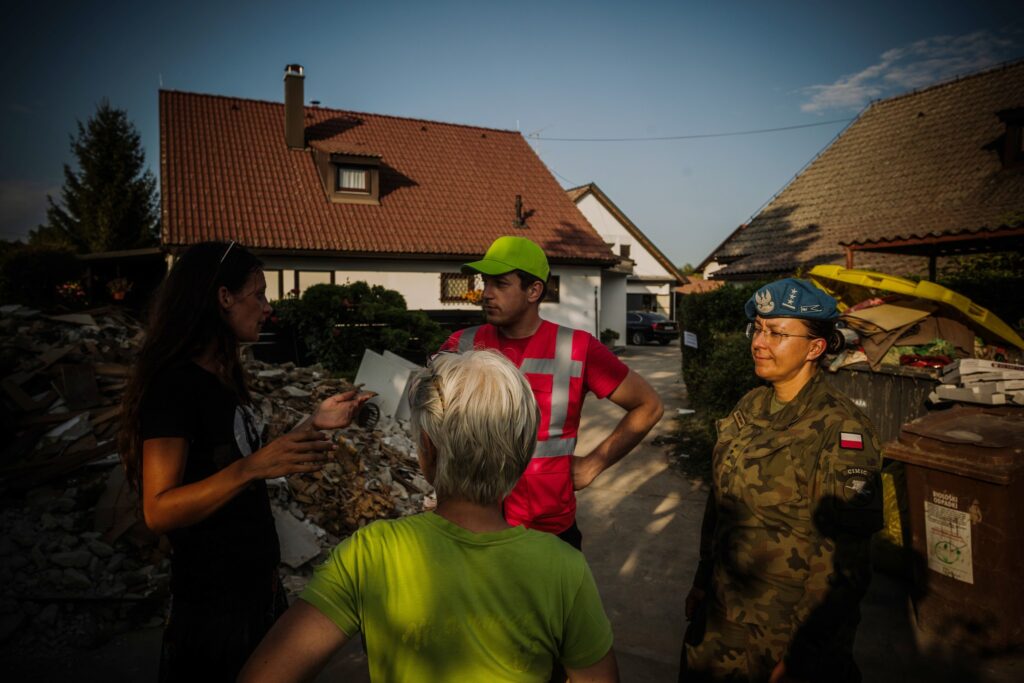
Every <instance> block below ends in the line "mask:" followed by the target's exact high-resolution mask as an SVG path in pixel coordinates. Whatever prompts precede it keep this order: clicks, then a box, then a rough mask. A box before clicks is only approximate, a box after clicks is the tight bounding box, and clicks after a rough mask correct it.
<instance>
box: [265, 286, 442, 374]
mask: <svg viewBox="0 0 1024 683" xmlns="http://www.w3.org/2000/svg"><path fill="white" fill-rule="evenodd" d="M274 317H275V318H276V319H277V329H278V330H279V332H280V333H281V334H282V335H284V336H286V337H287V336H293V337H294V338H295V339H297V340H298V341H299V342H300V343H301V346H302V347H304V350H305V352H306V353H308V356H309V357H308V358H300V359H298V360H299V361H300V362H304V361H315V362H319V363H322V364H323V365H324V367H326V368H327V369H328V370H331V371H332V372H336V373H341V374H348V375H351V374H354V373H355V371H356V370H357V369H358V368H359V363H360V361H361V360H362V357H363V351H364V350H365V349H367V348H369V349H373V350H375V351H384V350H385V349H387V350H390V351H392V352H393V353H397V354H398V355H400V356H404V357H406V358H408V359H409V360H411V361H413V362H416V363H423V362H424V361H425V360H426V358H427V356H428V355H429V354H431V353H433V352H434V351H436V350H437V349H438V348H439V347H440V346H441V344H442V343H444V340H445V338H446V336H447V335H445V333H444V331H443V330H442V329H441V328H440V326H438V325H437V323H435V322H433V321H432V320H430V318H428V317H427V315H426V314H425V313H423V312H422V311H410V310H408V309H407V308H406V304H405V298H404V297H403V296H402V295H401V294H399V293H398V292H396V291H394V290H390V289H386V288H384V287H381V286H379V285H374V286H372V287H371V286H370V285H368V284H367V283H365V282H353V283H351V284H345V285H314V286H312V287H310V288H309V289H307V290H306V291H305V292H304V293H303V295H302V297H301V298H298V299H285V300H283V301H278V302H275V304H274Z"/></svg>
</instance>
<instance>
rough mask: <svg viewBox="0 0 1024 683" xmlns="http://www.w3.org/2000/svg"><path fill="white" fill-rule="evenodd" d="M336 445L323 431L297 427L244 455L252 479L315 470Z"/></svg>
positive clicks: (321, 466)
mask: <svg viewBox="0 0 1024 683" xmlns="http://www.w3.org/2000/svg"><path fill="white" fill-rule="evenodd" d="M334 449H335V445H334V444H333V443H331V441H330V440H328V439H327V437H326V436H325V435H324V434H323V433H322V432H317V431H299V432H289V433H287V434H285V435H284V436H280V437H278V438H276V439H274V440H273V441H271V442H270V443H269V444H267V445H266V446H264V447H263V448H261V449H259V450H258V451H256V452H255V453H253V454H252V455H250V456H249V457H247V458H245V459H244V462H245V468H246V470H247V472H248V473H249V476H250V478H252V479H273V478H274V477H283V476H285V475H287V474H295V473H297V472H316V471H317V470H319V469H321V468H323V466H324V463H325V462H327V454H328V453H329V452H330V451H333V450H334Z"/></svg>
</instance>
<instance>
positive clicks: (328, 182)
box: [311, 142, 380, 204]
mask: <svg viewBox="0 0 1024 683" xmlns="http://www.w3.org/2000/svg"><path fill="white" fill-rule="evenodd" d="M311 147H312V148H313V159H314V160H315V161H316V166H317V169H318V170H319V171H320V179H321V180H322V181H323V184H324V192H325V193H326V194H327V199H328V201H330V202H331V203H332V204H380V156H379V155H377V154H367V153H359V152H355V153H350V152H348V151H347V150H346V151H345V152H339V151H334V150H330V149H323V148H322V146H321V145H318V144H317V143H316V142H314V143H313V144H312V145H311Z"/></svg>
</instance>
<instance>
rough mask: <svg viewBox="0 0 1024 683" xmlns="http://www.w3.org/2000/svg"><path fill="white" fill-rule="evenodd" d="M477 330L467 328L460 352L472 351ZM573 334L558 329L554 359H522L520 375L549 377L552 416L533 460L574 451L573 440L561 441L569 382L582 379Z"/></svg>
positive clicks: (463, 335) (569, 331) (461, 338)
mask: <svg viewBox="0 0 1024 683" xmlns="http://www.w3.org/2000/svg"><path fill="white" fill-rule="evenodd" d="M479 329H480V326H476V327H469V328H467V329H466V330H464V331H463V332H462V336H461V337H459V351H460V352H464V351H469V350H472V349H473V342H474V341H475V339H476V333H477V330H479ZM572 336H573V330H572V329H571V328H569V327H563V326H562V325H559V326H558V334H557V337H556V338H555V357H554V358H524V359H523V361H522V364H521V365H520V366H519V371H520V372H522V373H523V374H524V375H527V374H530V375H549V376H550V377H551V412H550V415H549V416H548V418H549V419H548V438H547V439H545V440H543V441H541V440H538V441H537V448H536V450H534V452H533V457H535V458H553V457H558V456H563V455H572V454H573V453H575V451H576V437H569V438H563V437H562V434H563V432H564V431H565V422H566V420H567V419H568V417H569V382H570V381H571V380H572V379H573V378H575V377H582V376H583V362H582V361H578V360H573V357H572Z"/></svg>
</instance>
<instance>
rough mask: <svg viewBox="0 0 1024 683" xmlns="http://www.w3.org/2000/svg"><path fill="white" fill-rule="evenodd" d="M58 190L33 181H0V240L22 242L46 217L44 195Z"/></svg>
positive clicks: (57, 194)
mask: <svg viewBox="0 0 1024 683" xmlns="http://www.w3.org/2000/svg"><path fill="white" fill-rule="evenodd" d="M47 194H50V195H52V196H53V197H54V199H59V198H60V187H55V186H53V185H50V184H49V183H44V182H39V181H35V180H0V239H5V240H13V239H24V238H25V237H26V236H27V235H28V231H29V230H34V229H35V228H36V226H38V225H39V224H40V223H41V222H43V220H44V219H45V218H46V207H47V203H46V195H47Z"/></svg>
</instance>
